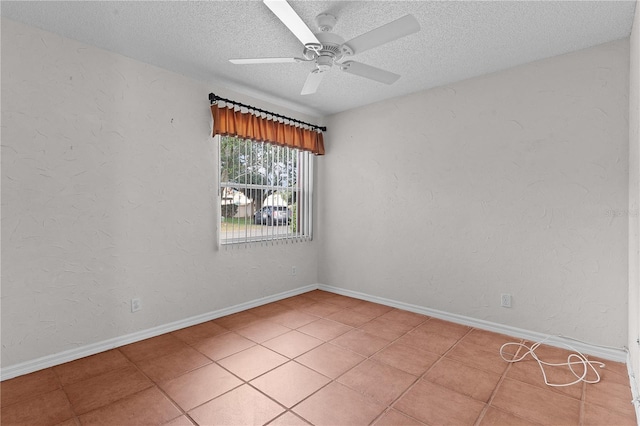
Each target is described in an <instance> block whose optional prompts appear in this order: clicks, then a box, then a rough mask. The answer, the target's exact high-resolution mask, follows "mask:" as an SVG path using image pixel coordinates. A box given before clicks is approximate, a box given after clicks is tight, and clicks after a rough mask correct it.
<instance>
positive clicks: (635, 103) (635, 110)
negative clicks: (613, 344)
mask: <svg viewBox="0 0 640 426" xmlns="http://www.w3.org/2000/svg"><path fill="white" fill-rule="evenodd" d="M629 56H630V67H629V212H630V213H631V214H630V215H629V343H628V346H629V349H630V350H631V361H632V367H633V371H634V373H635V375H636V382H637V387H638V389H640V353H639V351H638V347H639V346H640V344H639V342H638V341H637V339H638V338H640V251H639V250H640V236H639V232H638V231H639V230H640V214H639V213H640V211H639V208H640V6H639V5H638V4H636V14H635V18H634V20H633V30H632V32H631V38H630V46H629Z"/></svg>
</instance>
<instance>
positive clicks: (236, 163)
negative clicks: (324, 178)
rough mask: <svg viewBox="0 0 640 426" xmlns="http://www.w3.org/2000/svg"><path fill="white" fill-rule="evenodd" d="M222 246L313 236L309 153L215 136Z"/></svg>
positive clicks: (306, 238) (301, 238)
mask: <svg viewBox="0 0 640 426" xmlns="http://www.w3.org/2000/svg"><path fill="white" fill-rule="evenodd" d="M216 139H217V141H218V147H219V156H218V158H219V170H220V173H219V178H220V188H219V195H220V228H219V229H220V232H219V236H220V244H221V245H230V244H247V243H267V242H268V243H273V242H291V241H304V240H310V239H311V230H312V199H313V196H312V195H313V194H312V188H313V154H312V153H310V152H308V151H303V150H299V149H297V148H289V147H283V146H278V145H273V144H269V143H265V142H253V141H250V140H246V139H242V138H238V137H231V136H220V135H217V136H216Z"/></svg>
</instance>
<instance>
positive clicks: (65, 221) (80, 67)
mask: <svg viewBox="0 0 640 426" xmlns="http://www.w3.org/2000/svg"><path fill="white" fill-rule="evenodd" d="M211 91H214V92H216V93H218V94H220V95H223V96H235V97H236V99H239V100H243V101H249V102H250V101H251V100H247V99H242V97H240V96H239V95H238V96H236V95H235V94H232V93H229V92H228V91H227V92H223V91H221V90H219V91H216V88H215V87H210V86H209V85H207V84H204V83H200V82H196V81H193V80H190V79H188V78H186V77H184V76H181V75H177V74H174V73H171V72H168V71H164V70H161V69H158V68H155V67H152V66H149V65H146V64H143V63H140V62H136V61H133V60H130V59H127V58H125V57H122V56H119V55H115V54H112V53H109V52H106V51H102V50H100V49H97V48H93V47H90V46H87V45H83V44H80V43H77V42H75V41H72V40H69V39H64V38H61V37H59V36H56V35H53V34H50V33H47V32H44V31H40V30H38V29H35V28H32V27H27V26H24V25H22V24H18V23H15V22H12V21H8V20H6V19H2V367H7V366H11V365H14V364H18V363H21V362H25V361H29V360H33V359H36V358H39V357H42V356H45V355H51V354H56V353H59V352H62V351H67V350H71V349H74V348H77V347H81V346H83V345H87V344H90V343H95V342H100V341H103V340H106V339H110V338H114V337H118V336H122V335H125V334H128V333H132V332H136V331H140V330H145V329H148V328H151V327H154V326H158V325H163V324H167V323H170V322H173V321H177V320H181V319H185V318H189V317H191V316H195V315H199V314H203V313H207V312H210V311H215V310H217V309H221V308H225V307H230V306H233V305H235V304H239V303H243V302H247V301H250V300H254V299H257V298H260V297H264V296H270V295H274V294H277V293H280V292H284V291H287V290H291V289H295V288H299V287H302V286H304V285H309V284H315V283H316V282H317V246H316V244H315V243H308V244H296V245H291V244H289V245H284V246H275V247H257V248H252V249H239V250H233V251H224V250H222V251H219V250H218V249H217V248H216V234H215V232H216V228H215V224H216V221H217V220H218V211H217V209H216V207H215V206H216V201H215V200H216V193H217V192H216V191H217V190H216V185H217V176H216V161H217V160H216V149H215V146H214V145H215V144H214V142H213V139H212V138H211V137H210V136H209V134H210V129H211V114H210V111H209V102H208V98H207V96H208V93H209V92H211ZM252 103H254V104H256V105H260V103H259V102H252ZM262 106H263V107H269V105H264V104H262ZM278 110H279V111H282V108H279V109H278ZM283 112H285V113H287V111H283ZM300 118H303V119H306V117H300ZM292 265H296V266H297V275H296V276H290V275H289V272H290V271H291V266H292ZM132 297H140V298H141V299H142V305H143V309H142V310H141V311H139V312H137V313H135V314H132V313H130V305H129V303H130V299H131V298H132Z"/></svg>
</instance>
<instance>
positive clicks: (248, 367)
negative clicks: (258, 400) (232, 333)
mask: <svg viewBox="0 0 640 426" xmlns="http://www.w3.org/2000/svg"><path fill="white" fill-rule="evenodd" d="M287 361H289V359H288V358H286V357H284V356H282V355H280V354H277V353H275V352H273V351H272V350H270V349H267V348H264V347H262V346H253V347H251V348H249V349H245V350H244V351H242V352H238V353H237V354H234V355H231V356H228V357H226V358H224V359H221V360H220V361H218V363H219V364H220V365H221V366H223V367H224V368H226V369H227V370H229V371H231V372H232V373H233V374H235V375H236V376H238V377H240V378H241V379H243V380H247V381H248V380H252V379H254V378H256V377H258V376H260V375H261V374H264V373H266V372H267V371H269V370H273V369H274V368H276V367H278V366H279V365H282V364H284V363H285V362H287Z"/></svg>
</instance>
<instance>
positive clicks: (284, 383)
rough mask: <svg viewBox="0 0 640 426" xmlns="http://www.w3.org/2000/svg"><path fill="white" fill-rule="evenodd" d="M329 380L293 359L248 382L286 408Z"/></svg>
mask: <svg viewBox="0 0 640 426" xmlns="http://www.w3.org/2000/svg"><path fill="white" fill-rule="evenodd" d="M329 382H330V379H329V378H327V377H325V376H323V375H322V374H320V373H316V372H315V371H313V370H311V369H309V368H307V367H305V366H303V365H300V364H298V363H297V362H295V361H289V362H288V363H286V364H284V365H281V366H280V367H278V368H276V369H274V370H271V371H270V372H268V373H266V374H264V375H262V376H260V377H258V378H257V379H254V380H252V381H251V382H250V383H251V385H253V386H254V387H256V388H258V389H259V390H261V391H262V392H263V393H265V394H266V395H268V396H269V397H271V398H273V399H275V400H276V401H278V402H279V403H280V404H282V405H284V406H285V407H287V408H291V407H293V406H294V405H295V404H297V403H298V402H300V401H302V400H303V399H305V398H306V397H308V396H309V395H311V394H312V393H313V392H315V391H317V390H318V389H320V388H321V387H322V386H324V385H326V384H327V383H329Z"/></svg>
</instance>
